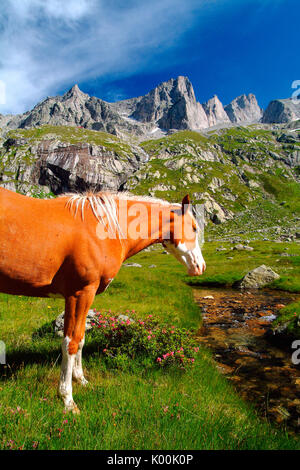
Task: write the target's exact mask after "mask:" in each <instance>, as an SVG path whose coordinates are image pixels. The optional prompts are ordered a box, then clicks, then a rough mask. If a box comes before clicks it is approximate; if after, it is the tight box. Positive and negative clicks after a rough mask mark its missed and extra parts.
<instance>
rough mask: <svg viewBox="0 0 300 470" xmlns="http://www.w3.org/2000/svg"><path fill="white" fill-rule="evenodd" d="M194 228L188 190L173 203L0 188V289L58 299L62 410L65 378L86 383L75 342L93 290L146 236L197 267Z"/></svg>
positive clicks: (67, 387) (68, 384) (197, 271)
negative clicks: (42, 195)
mask: <svg viewBox="0 0 300 470" xmlns="http://www.w3.org/2000/svg"><path fill="white" fill-rule="evenodd" d="M200 231H201V230H200V224H199V223H198V220H197V217H196V214H195V212H194V211H193V206H192V204H191V202H190V199H189V196H188V195H187V196H185V197H184V198H183V200H182V202H181V204H172V203H169V202H166V201H163V200H161V199H155V198H151V197H147V196H133V195H130V194H127V193H122V192H116V193H114V192H105V191H103V192H98V193H97V192H96V193H85V194H65V195H61V196H58V197H56V198H52V199H36V198H33V197H29V196H24V195H21V194H17V193H14V192H12V191H9V190H7V189H4V188H0V292H3V293H7V294H12V295H25V296H31V297H62V298H64V299H65V315H64V337H63V341H62V363H61V373H60V380H59V386H58V394H59V396H60V397H61V398H62V399H63V402H64V406H65V409H66V410H67V411H72V412H73V413H79V409H78V407H77V405H76V404H75V402H74V400H73V395H72V378H73V379H74V380H75V381H77V382H79V383H80V384H82V385H86V384H87V380H86V379H85V377H84V374H83V369H82V348H83V345H84V336H85V322H86V316H87V313H88V310H89V308H90V306H91V305H92V303H93V300H94V297H95V295H97V294H100V293H102V292H104V291H105V289H107V287H108V286H109V284H110V283H111V281H112V280H113V279H114V278H115V276H116V275H117V273H118V271H119V269H120V267H121V265H122V263H123V262H124V261H125V260H126V259H128V258H129V257H131V256H133V255H135V254H136V253H138V252H140V251H141V250H143V249H145V248H146V247H148V246H150V245H153V244H154V243H161V244H162V245H163V246H164V247H165V249H166V250H167V252H169V253H171V254H173V255H174V256H175V257H176V258H177V260H178V261H179V262H181V263H182V264H183V265H185V266H186V268H187V270H188V274H189V275H191V276H198V275H201V274H202V273H203V272H204V270H205V267H206V266H205V261H204V259H203V256H202V253H201V249H200V244H199V237H200Z"/></svg>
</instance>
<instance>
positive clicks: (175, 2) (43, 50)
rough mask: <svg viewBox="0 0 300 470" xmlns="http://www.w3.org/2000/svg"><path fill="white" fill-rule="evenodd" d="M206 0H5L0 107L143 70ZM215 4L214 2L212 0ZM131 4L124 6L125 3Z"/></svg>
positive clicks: (0, 25)
mask: <svg viewBox="0 0 300 470" xmlns="http://www.w3.org/2000/svg"><path fill="white" fill-rule="evenodd" d="M205 3H206V0H186V1H182V0H151V1H149V0H127V1H126V2H124V1H123V0H110V1H107V0H68V2H62V1H61V0H47V1H44V0H7V1H6V2H3V4H2V5H1V12H0V44H1V46H0V80H2V81H3V82H4V83H5V85H6V103H5V104H3V105H1V104H0V112H1V113H8V112H12V113H16V112H23V111H25V110H27V109H30V108H31V107H32V106H33V105H34V104H36V103H37V102H38V101H40V100H41V99H43V98H45V97H46V96H47V95H52V94H55V93H57V90H59V89H61V88H64V87H68V86H72V85H73V84H74V83H76V82H78V81H83V80H89V79H93V78H101V79H102V80H104V81H105V80H109V79H110V78H111V79H112V78H120V77H122V76H123V77H124V76H130V75H131V74H133V73H135V72H139V71H141V70H143V69H145V68H148V69H149V68H151V62H152V61H155V60H156V61H157V58H158V56H159V55H160V54H162V53H163V52H164V51H166V50H168V49H169V48H172V47H176V45H177V44H178V41H179V38H180V36H181V35H182V34H183V33H184V32H185V31H187V30H188V29H189V28H190V27H191V26H192V24H193V21H194V18H195V16H194V14H195V12H197V11H198V10H199V9H200V7H201V6H202V5H203V4H205ZM210 3H211V2H210ZM125 5H126V6H125Z"/></svg>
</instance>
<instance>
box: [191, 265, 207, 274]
mask: <svg viewBox="0 0 300 470" xmlns="http://www.w3.org/2000/svg"><path fill="white" fill-rule="evenodd" d="M205 269H206V264H205V263H201V265H199V264H197V265H196V266H193V267H192V268H190V269H189V270H188V275H189V276H201V274H203V273H204V271H205Z"/></svg>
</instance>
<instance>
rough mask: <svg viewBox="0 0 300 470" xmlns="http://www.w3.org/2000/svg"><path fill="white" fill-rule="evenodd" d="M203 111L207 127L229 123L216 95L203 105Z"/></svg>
mask: <svg viewBox="0 0 300 470" xmlns="http://www.w3.org/2000/svg"><path fill="white" fill-rule="evenodd" d="M203 109H204V111H205V114H206V116H207V120H208V125H209V127H210V126H217V125H218V124H226V123H229V122H230V119H229V117H228V115H227V114H226V112H225V110H224V108H223V105H222V103H221V101H220V100H219V98H218V97H217V96H216V95H215V96H214V97H213V98H211V99H210V100H208V101H207V102H206V103H204V104H203Z"/></svg>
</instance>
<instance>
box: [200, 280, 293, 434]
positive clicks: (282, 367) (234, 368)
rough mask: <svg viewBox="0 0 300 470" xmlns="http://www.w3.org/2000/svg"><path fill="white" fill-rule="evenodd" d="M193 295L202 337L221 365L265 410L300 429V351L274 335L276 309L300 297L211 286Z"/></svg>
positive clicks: (270, 417)
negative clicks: (297, 355)
mask: <svg viewBox="0 0 300 470" xmlns="http://www.w3.org/2000/svg"><path fill="white" fill-rule="evenodd" d="M193 293H194V297H195V301H196V303H197V304H198V305H199V307H200V308H201V311H202V317H203V322H202V326H201V328H200V330H199V331H198V339H199V341H200V343H201V344H203V345H205V346H207V347H208V348H209V349H210V350H212V351H213V354H214V358H215V360H216V362H217V366H218V369H219V370H220V371H221V372H222V373H223V374H224V375H225V376H226V377H227V379H229V380H230V381H231V382H232V383H233V384H234V386H235V388H236V389H237V390H238V392H239V394H240V395H241V396H242V397H243V398H244V399H246V400H250V401H252V402H254V403H255V406H256V408H257V409H258V411H259V413H260V414H262V415H263V416H265V417H266V418H267V419H268V420H270V421H275V422H276V423H278V424H280V425H284V426H286V428H287V430H288V431H290V432H299V430H300V365H294V364H293V363H292V360H291V356H292V353H293V352H294V350H293V349H292V348H290V349H289V348H284V349H283V348H279V347H278V345H276V344H275V342H274V341H272V334H270V324H271V322H272V321H273V320H274V319H275V318H276V312H277V311H278V310H280V309H281V308H282V307H283V306H285V305H287V304H289V303H290V302H294V301H296V300H299V295H298V296H297V295H294V294H290V293H286V292H282V291H274V290H273V291H272V290H260V291H257V292H248V291H245V292H241V291H238V290H234V289H226V288H223V289H220V288H206V287H201V288H194V289H193Z"/></svg>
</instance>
